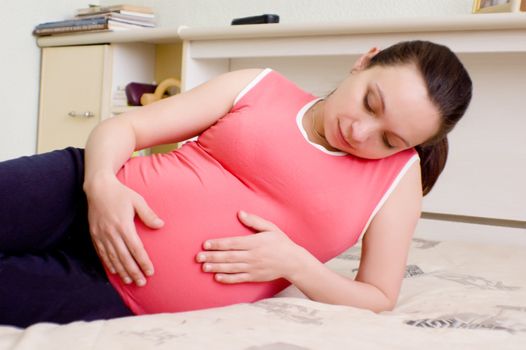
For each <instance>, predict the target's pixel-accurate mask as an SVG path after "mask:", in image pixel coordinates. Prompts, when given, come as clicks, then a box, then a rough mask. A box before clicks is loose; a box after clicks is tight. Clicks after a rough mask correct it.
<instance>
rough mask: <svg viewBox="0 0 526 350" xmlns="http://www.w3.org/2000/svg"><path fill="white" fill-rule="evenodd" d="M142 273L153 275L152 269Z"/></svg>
mask: <svg viewBox="0 0 526 350" xmlns="http://www.w3.org/2000/svg"><path fill="white" fill-rule="evenodd" d="M144 273H145V274H146V276H153V270H146V271H144Z"/></svg>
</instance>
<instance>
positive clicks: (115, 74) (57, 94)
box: [37, 42, 181, 153]
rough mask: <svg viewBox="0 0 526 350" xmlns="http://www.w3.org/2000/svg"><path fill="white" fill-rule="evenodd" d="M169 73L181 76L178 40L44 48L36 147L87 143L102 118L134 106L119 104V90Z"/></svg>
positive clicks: (43, 150)
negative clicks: (130, 84)
mask: <svg viewBox="0 0 526 350" xmlns="http://www.w3.org/2000/svg"><path fill="white" fill-rule="evenodd" d="M168 77H175V78H179V79H180V77H181V44H180V43H172V44H165V45H155V44H152V43H137V42H132V43H112V44H97V45H73V46H59V47H43V48H42V62H41V82H40V108H39V117H38V139H37V152H38V153H42V152H46V151H50V150H54V149H60V148H64V147H68V146H75V147H84V146H85V144H86V141H87V138H88V136H89V134H90V132H91V131H92V130H93V128H94V127H95V126H96V125H97V124H98V123H99V122H101V121H102V120H104V119H106V118H109V117H111V116H113V115H116V114H120V113H123V112H126V111H127V110H128V109H129V108H130V107H121V106H117V105H115V103H114V102H113V101H114V99H113V96H114V95H115V92H116V91H117V90H121V91H122V89H123V88H124V87H125V86H126V85H127V84H128V83H129V82H132V81H135V82H142V83H152V82H155V81H158V82H160V81H162V80H163V79H165V78H168ZM168 148H170V147H168ZM171 148H173V146H171ZM165 149H167V148H158V149H157V150H159V151H163V150H165Z"/></svg>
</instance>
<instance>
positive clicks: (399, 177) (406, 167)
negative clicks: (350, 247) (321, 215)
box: [357, 153, 420, 242]
mask: <svg viewBox="0 0 526 350" xmlns="http://www.w3.org/2000/svg"><path fill="white" fill-rule="evenodd" d="M419 159H420V158H419V157H418V154H417V153H415V154H414V155H413V156H412V157H411V158H409V160H408V161H407V163H405V165H404V167H403V168H402V170H400V172H399V173H398V175H397V176H396V178H395V179H394V181H393V183H392V184H391V186H389V188H388V189H387V191H385V193H384V195H383V196H382V198H381V199H380V201H379V202H378V204H377V205H376V207H375V208H374V210H373V212H372V213H371V216H370V217H369V220H367V223H366V224H365V226H364V228H363V230H362V233H360V237H359V238H358V240H357V242H359V241H360V240H362V239H363V235H365V232H366V231H367V229H368V228H369V225H370V224H371V221H373V218H374V216H375V215H376V213H378V211H379V210H380V208H382V206H383V205H384V203H385V202H386V201H387V198H389V196H390V195H391V193H392V192H393V191H394V189H395V188H396V186H398V183H399V182H400V180H402V178H403V177H404V175H405V173H407V171H408V170H409V167H411V165H413V163H414V162H416V161H417V160H419Z"/></svg>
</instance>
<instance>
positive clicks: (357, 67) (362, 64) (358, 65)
mask: <svg viewBox="0 0 526 350" xmlns="http://www.w3.org/2000/svg"><path fill="white" fill-rule="evenodd" d="M378 52H380V49H379V48H377V47H373V48H372V49H370V50H369V52H367V53H365V54H363V55H362V56H361V57H360V58H358V60H357V61H356V62H354V65H353V67H352V70H351V73H352V72H356V71H361V70H364V69H365V68H367V67H368V66H369V62H371V59H372V58H373V57H374V56H376V54H377V53H378Z"/></svg>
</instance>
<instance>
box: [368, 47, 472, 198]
mask: <svg viewBox="0 0 526 350" xmlns="http://www.w3.org/2000/svg"><path fill="white" fill-rule="evenodd" d="M403 64H414V65H415V66H416V67H417V69H418V70H419V71H420V73H421V74H422V77H423V79H424V81H425V83H426V87H427V92H428V95H429V98H430V99H431V101H432V102H433V104H434V105H435V106H436V107H437V109H438V111H439V113H440V116H441V121H442V122H441V126H440V130H439V131H438V133H437V134H436V135H434V136H433V137H432V138H431V139H430V140H427V141H426V142H425V143H424V144H421V145H419V146H416V147H415V149H416V151H417V152H418V155H419V156H420V168H421V172H422V191H423V193H424V195H426V194H428V193H429V191H431V189H432V188H433V186H434V184H435V182H436V181H437V179H438V176H439V175H440V173H441V172H442V170H444V167H445V165H446V160H447V155H448V150H449V146H448V140H447V134H448V133H449V132H450V131H451V130H452V129H453V127H454V126H455V125H456V123H457V122H458V121H459V120H460V118H462V116H463V115H464V113H465V112H466V109H467V108H468V106H469V103H470V101H471V95H472V89H473V87H472V82H471V78H470V77H469V74H468V72H467V71H466V69H465V68H464V65H463V64H462V63H461V62H460V60H459V59H458V57H457V56H456V55H455V54H454V53H453V52H452V51H451V50H450V49H449V48H447V47H446V46H443V45H439V44H435V43H432V42H429V41H419V40H416V41H404V42H400V43H398V44H395V45H393V46H390V47H388V48H386V49H383V50H381V51H380V52H379V53H377V54H376V55H375V56H374V57H373V58H372V59H371V61H370V63H369V65H368V68H370V67H373V66H394V65H403Z"/></svg>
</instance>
